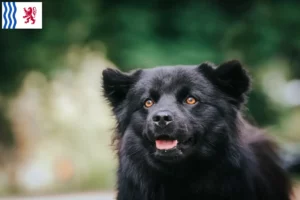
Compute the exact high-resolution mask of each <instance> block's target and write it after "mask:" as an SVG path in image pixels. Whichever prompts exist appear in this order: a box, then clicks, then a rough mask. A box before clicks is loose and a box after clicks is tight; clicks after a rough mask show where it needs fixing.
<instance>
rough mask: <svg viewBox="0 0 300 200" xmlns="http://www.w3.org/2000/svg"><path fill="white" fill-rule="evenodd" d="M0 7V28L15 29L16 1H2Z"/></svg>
mask: <svg viewBox="0 0 300 200" xmlns="http://www.w3.org/2000/svg"><path fill="white" fill-rule="evenodd" d="M2 8H3V9H4V13H3V16H2V18H3V21H4V23H3V24H2V29H15V28H16V25H17V19H16V12H17V7H16V2H2ZM7 12H8V13H7Z"/></svg>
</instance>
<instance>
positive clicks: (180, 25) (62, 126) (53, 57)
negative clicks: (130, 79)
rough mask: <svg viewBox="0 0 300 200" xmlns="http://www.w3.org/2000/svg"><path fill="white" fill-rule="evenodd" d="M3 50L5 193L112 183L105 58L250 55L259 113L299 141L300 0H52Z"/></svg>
mask: <svg viewBox="0 0 300 200" xmlns="http://www.w3.org/2000/svg"><path fill="white" fill-rule="evenodd" d="M0 48H1V54H0V195H12V194H18V195H24V194H45V193H61V192H75V191H89V190H113V187H114V180H115V176H114V173H115V166H116V159H115V155H114V153H113V148H112V147H111V146H110V139H111V135H112V131H111V130H112V128H113V124H114V119H113V117H112V114H111V112H110V110H109V108H108V106H107V104H106V103H105V101H104V99H103V97H102V96H101V90H100V83H101V71H102V70H103V69H104V68H106V67H117V68H119V69H121V70H123V71H128V70H131V69H135V68H143V67H153V66H157V65H177V64H199V63H201V62H204V61H211V62H214V63H216V64H219V63H221V62H223V61H225V60H229V59H240V60H241V61H242V62H243V63H244V64H245V67H246V68H247V69H248V70H249V71H250V73H251V74H252V78H253V90H252V92H251V93H250V98H249V103H248V107H247V108H248V109H247V110H246V115H247V116H248V118H249V120H250V121H251V122H252V123H254V124H257V125H259V126H261V127H264V128H266V129H268V131H269V132H270V134H272V135H273V136H274V138H276V139H277V140H278V142H280V144H281V145H282V147H283V148H284V149H288V151H293V152H297V151H299V149H300V2H299V1H296V0H295V1H292V0H290V1H288V0H274V1H267V0H266V1H258V0H256V1H255V0H245V1H232V2H228V1H222V0H206V1H198V0H176V1H175V0H174V1H171V0H165V1H158V0H152V1H139V0H128V1H121V0H110V1H109V0H106V1H103V0H85V1H83V0H60V1H55V0H47V1H43V29H42V30H1V37H0Z"/></svg>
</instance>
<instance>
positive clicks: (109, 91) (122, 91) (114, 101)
mask: <svg viewBox="0 0 300 200" xmlns="http://www.w3.org/2000/svg"><path fill="white" fill-rule="evenodd" d="M137 72H138V71H137ZM137 72H135V73H133V74H127V73H123V72H121V71H119V70H116V69H111V68H107V69H105V70H103V72H102V76H103V84H102V88H103V90H104V96H105V97H106V99H108V101H109V102H110V104H111V105H112V106H113V107H116V106H118V105H119V104H120V103H122V101H123V100H124V99H125V98H126V95H127V93H128V91H129V89H130V87H131V86H132V84H133V83H134V82H135V80H136V75H137Z"/></svg>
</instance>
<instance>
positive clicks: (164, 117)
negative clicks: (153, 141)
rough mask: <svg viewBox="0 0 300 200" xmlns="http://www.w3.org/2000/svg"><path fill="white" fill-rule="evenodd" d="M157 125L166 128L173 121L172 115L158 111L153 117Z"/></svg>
mask: <svg viewBox="0 0 300 200" xmlns="http://www.w3.org/2000/svg"><path fill="white" fill-rule="evenodd" d="M152 120H153V122H154V124H155V125H157V126H159V127H161V128H164V127H165V126H167V125H168V124H170V123H171V122H172V121H173V116H172V113H171V112H169V111H158V112H157V113H155V114H154V115H153V117H152Z"/></svg>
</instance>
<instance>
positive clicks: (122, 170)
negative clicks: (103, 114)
mask: <svg viewBox="0 0 300 200" xmlns="http://www.w3.org/2000/svg"><path fill="white" fill-rule="evenodd" d="M250 82H251V81H250V78H249V76H248V73H247V72H246V71H245V69H243V68H242V66H241V64H240V62H238V61H229V62H226V63H223V64H221V65H220V66H218V67H216V66H214V65H213V64H210V63H203V64H201V65H200V66H169V67H168V66H166V67H157V68H153V69H144V70H137V71H134V72H132V73H128V74H126V73H122V72H120V71H117V70H113V69H106V70H104V71H103V89H104V95H105V97H106V98H107V99H108V101H109V103H110V105H111V106H112V108H113V112H114V115H115V116H116V119H117V128H116V136H115V138H116V142H117V144H116V149H117V153H118V159H119V167H118V183H117V189H118V195H117V199H118V200H182V199H186V200H196V199H197V200H200V199H202V200H203V199H207V200H211V199H222V200H241V199H243V200H288V199H290V193H291V185H290V181H289V179H288V177H287V175H286V172H285V171H284V169H283V168H282V164H281V161H280V159H279V158H278V155H277V150H276V146H275V144H274V143H273V142H272V141H271V140H270V139H268V138H267V137H266V136H264V134H263V133H262V131H261V130H259V129H257V128H256V127H253V126H251V125H250V124H248V123H247V122H246V121H245V120H244V119H243V117H242V115H241V109H242V108H243V104H244V103H245V101H246V94H247V92H248V91H249V88H250ZM187 97H194V98H196V99H197V101H198V102H197V103H195V104H193V105H190V104H187V103H185V100H186V98H187ZM147 99H151V100H153V102H154V105H153V106H152V107H150V108H146V107H145V106H144V102H145V101H146V100H147ZM159 111H163V112H166V113H170V115H171V117H172V121H171V122H172V123H170V124H169V125H167V126H165V127H164V128H161V127H158V126H156V125H155V123H154V122H153V116H156V115H157V113H158V112H159ZM160 137H165V138H168V139H170V138H171V139H176V140H177V141H178V142H179V143H178V145H177V146H176V147H175V148H173V149H171V150H166V151H164V150H159V149H157V148H156V146H155V141H156V140H158V139H159V138H160Z"/></svg>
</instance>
